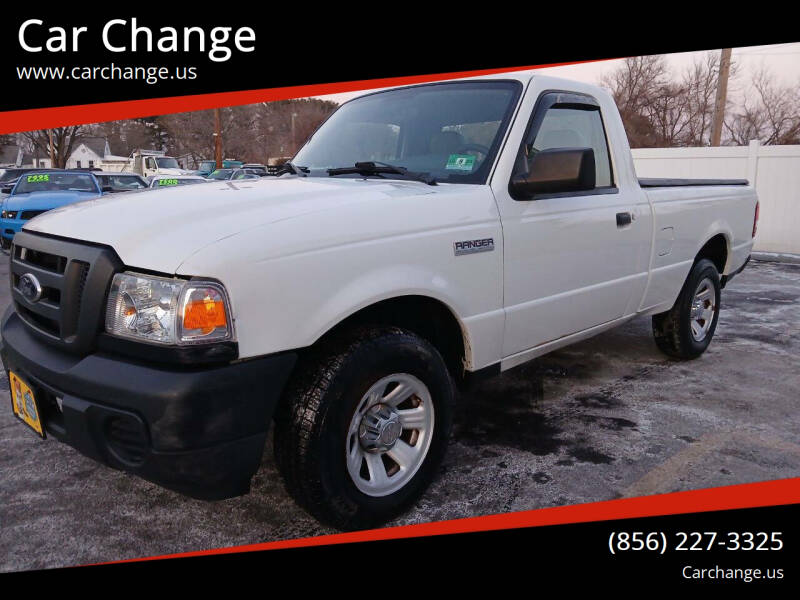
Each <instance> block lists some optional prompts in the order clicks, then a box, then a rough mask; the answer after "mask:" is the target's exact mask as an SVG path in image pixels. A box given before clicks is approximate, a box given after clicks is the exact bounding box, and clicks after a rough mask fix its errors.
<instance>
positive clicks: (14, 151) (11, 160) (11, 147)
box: [0, 144, 24, 168]
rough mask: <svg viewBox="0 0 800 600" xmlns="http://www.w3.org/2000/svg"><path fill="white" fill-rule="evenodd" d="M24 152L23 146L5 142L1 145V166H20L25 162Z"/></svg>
mask: <svg viewBox="0 0 800 600" xmlns="http://www.w3.org/2000/svg"><path fill="white" fill-rule="evenodd" d="M23 158H24V152H23V150H22V146H18V145H16V144H4V145H2V146H0V168H3V167H19V166H21V165H22V163H23Z"/></svg>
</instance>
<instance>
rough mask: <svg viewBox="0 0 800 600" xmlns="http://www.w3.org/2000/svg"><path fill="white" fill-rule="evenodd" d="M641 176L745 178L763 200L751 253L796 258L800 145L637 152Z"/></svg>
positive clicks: (799, 226) (799, 245)
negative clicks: (792, 255) (780, 254)
mask: <svg viewBox="0 0 800 600" xmlns="http://www.w3.org/2000/svg"><path fill="white" fill-rule="evenodd" d="M633 161H634V163H635V164H636V174H637V175H638V176H639V177H679V178H680V177H691V178H700V179H707V178H726V179H747V180H749V181H750V183H751V184H755V187H756V192H757V193H758V198H759V200H760V201H761V217H760V219H759V222H758V235H757V236H756V244H755V250H757V251H760V252H778V253H790V254H800V146H761V145H759V143H758V141H752V142H750V145H749V146H721V147H718V148H638V149H636V150H633Z"/></svg>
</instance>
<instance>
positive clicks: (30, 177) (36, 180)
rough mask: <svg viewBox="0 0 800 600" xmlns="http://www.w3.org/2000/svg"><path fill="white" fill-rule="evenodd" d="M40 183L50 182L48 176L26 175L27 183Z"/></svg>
mask: <svg viewBox="0 0 800 600" xmlns="http://www.w3.org/2000/svg"><path fill="white" fill-rule="evenodd" d="M40 181H50V175H47V174H43V175H28V183H39V182H40Z"/></svg>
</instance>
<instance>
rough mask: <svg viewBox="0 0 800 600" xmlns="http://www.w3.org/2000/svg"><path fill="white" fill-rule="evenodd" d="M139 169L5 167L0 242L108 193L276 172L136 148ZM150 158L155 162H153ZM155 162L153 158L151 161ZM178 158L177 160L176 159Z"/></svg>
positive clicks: (6, 243)
mask: <svg viewBox="0 0 800 600" xmlns="http://www.w3.org/2000/svg"><path fill="white" fill-rule="evenodd" d="M131 160H132V162H133V163H134V164H135V165H138V167H139V168H138V169H134V170H133V171H103V170H100V169H97V168H91V169H69V170H64V169H35V168H28V167H12V168H6V169H0V202H2V213H1V214H0V247H2V248H3V249H4V250H5V249H8V248H9V247H10V246H11V241H12V240H13V239H14V235H15V234H16V233H17V232H18V231H19V230H20V229H21V228H22V226H23V224H24V223H25V222H26V221H28V220H30V219H32V218H34V217H35V216H38V215H40V214H42V213H44V212H47V211H48V210H52V209H54V208H58V207H60V206H64V205H67V204H72V203H74V202H78V201H80V200H86V199H90V198H96V197H100V196H103V195H104V194H115V193H119V192H137V191H145V190H151V189H156V188H164V187H171V186H182V185H193V184H200V183H209V182H212V181H239V180H248V179H259V178H260V177H265V176H268V175H271V173H269V172H268V170H267V167H266V166H265V165H262V164H259V163H247V164H245V163H243V162H242V161H238V160H232V159H227V160H225V161H223V167H222V168H220V169H217V168H216V162H215V161H201V163H200V169H198V170H197V171H194V172H189V171H185V170H182V169H178V168H177V161H176V160H175V159H174V158H171V157H168V156H164V155H163V153H156V152H149V151H136V152H135V153H134V157H133V158H132V159H131ZM148 161H149V162H148ZM149 163H152V164H149ZM173 163H174V164H173Z"/></svg>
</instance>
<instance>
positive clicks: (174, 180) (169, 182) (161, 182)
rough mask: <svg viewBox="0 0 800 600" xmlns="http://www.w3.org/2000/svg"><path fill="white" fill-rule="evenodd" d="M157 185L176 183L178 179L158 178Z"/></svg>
mask: <svg viewBox="0 0 800 600" xmlns="http://www.w3.org/2000/svg"><path fill="white" fill-rule="evenodd" d="M158 185H159V186H162V185H178V180H177V179H159V180H158Z"/></svg>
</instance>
